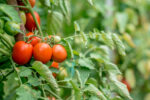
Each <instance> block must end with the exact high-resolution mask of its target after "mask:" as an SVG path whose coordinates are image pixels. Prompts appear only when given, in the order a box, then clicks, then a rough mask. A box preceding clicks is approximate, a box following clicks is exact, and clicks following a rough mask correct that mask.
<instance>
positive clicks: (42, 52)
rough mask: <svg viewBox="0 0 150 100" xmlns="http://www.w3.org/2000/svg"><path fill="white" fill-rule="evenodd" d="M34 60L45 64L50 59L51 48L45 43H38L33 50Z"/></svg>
mask: <svg viewBox="0 0 150 100" xmlns="http://www.w3.org/2000/svg"><path fill="white" fill-rule="evenodd" d="M33 56H34V59H35V60H38V61H41V62H43V63H44V64H45V63H47V62H48V61H49V60H50V59H51V57H52V48H51V47H50V46H49V45H48V44H47V43H38V44H36V45H35V46H34V48H33Z"/></svg>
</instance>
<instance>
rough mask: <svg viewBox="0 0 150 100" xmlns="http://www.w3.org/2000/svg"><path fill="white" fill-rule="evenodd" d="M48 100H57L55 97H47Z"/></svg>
mask: <svg viewBox="0 0 150 100" xmlns="http://www.w3.org/2000/svg"><path fill="white" fill-rule="evenodd" d="M47 98H48V100H56V99H55V97H47Z"/></svg>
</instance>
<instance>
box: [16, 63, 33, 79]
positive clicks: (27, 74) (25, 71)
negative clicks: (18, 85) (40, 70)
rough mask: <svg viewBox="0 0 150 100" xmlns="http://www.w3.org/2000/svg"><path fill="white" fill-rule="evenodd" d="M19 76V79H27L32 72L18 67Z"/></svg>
mask: <svg viewBox="0 0 150 100" xmlns="http://www.w3.org/2000/svg"><path fill="white" fill-rule="evenodd" d="M19 75H20V76H21V77H27V76H30V75H32V70H31V69H29V68H27V67H25V66H23V67H19Z"/></svg>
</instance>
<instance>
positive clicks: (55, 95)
mask: <svg viewBox="0 0 150 100" xmlns="http://www.w3.org/2000/svg"><path fill="white" fill-rule="evenodd" d="M48 92H49V93H50V94H52V95H53V96H54V97H56V98H57V99H58V100H62V99H61V98H60V97H59V96H58V95H57V94H55V93H54V92H53V91H51V90H48Z"/></svg>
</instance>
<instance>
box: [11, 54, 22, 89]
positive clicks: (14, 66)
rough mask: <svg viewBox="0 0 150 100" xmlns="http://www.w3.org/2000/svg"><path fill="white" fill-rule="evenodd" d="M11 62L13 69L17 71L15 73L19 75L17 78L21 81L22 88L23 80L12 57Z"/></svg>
mask: <svg viewBox="0 0 150 100" xmlns="http://www.w3.org/2000/svg"><path fill="white" fill-rule="evenodd" d="M10 61H11V63H12V66H13V69H14V70H15V72H16V74H17V77H18V79H19V84H20V86H21V85H22V81H21V78H20V76H19V73H18V71H17V70H16V64H15V63H14V62H13V60H12V57H10Z"/></svg>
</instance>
